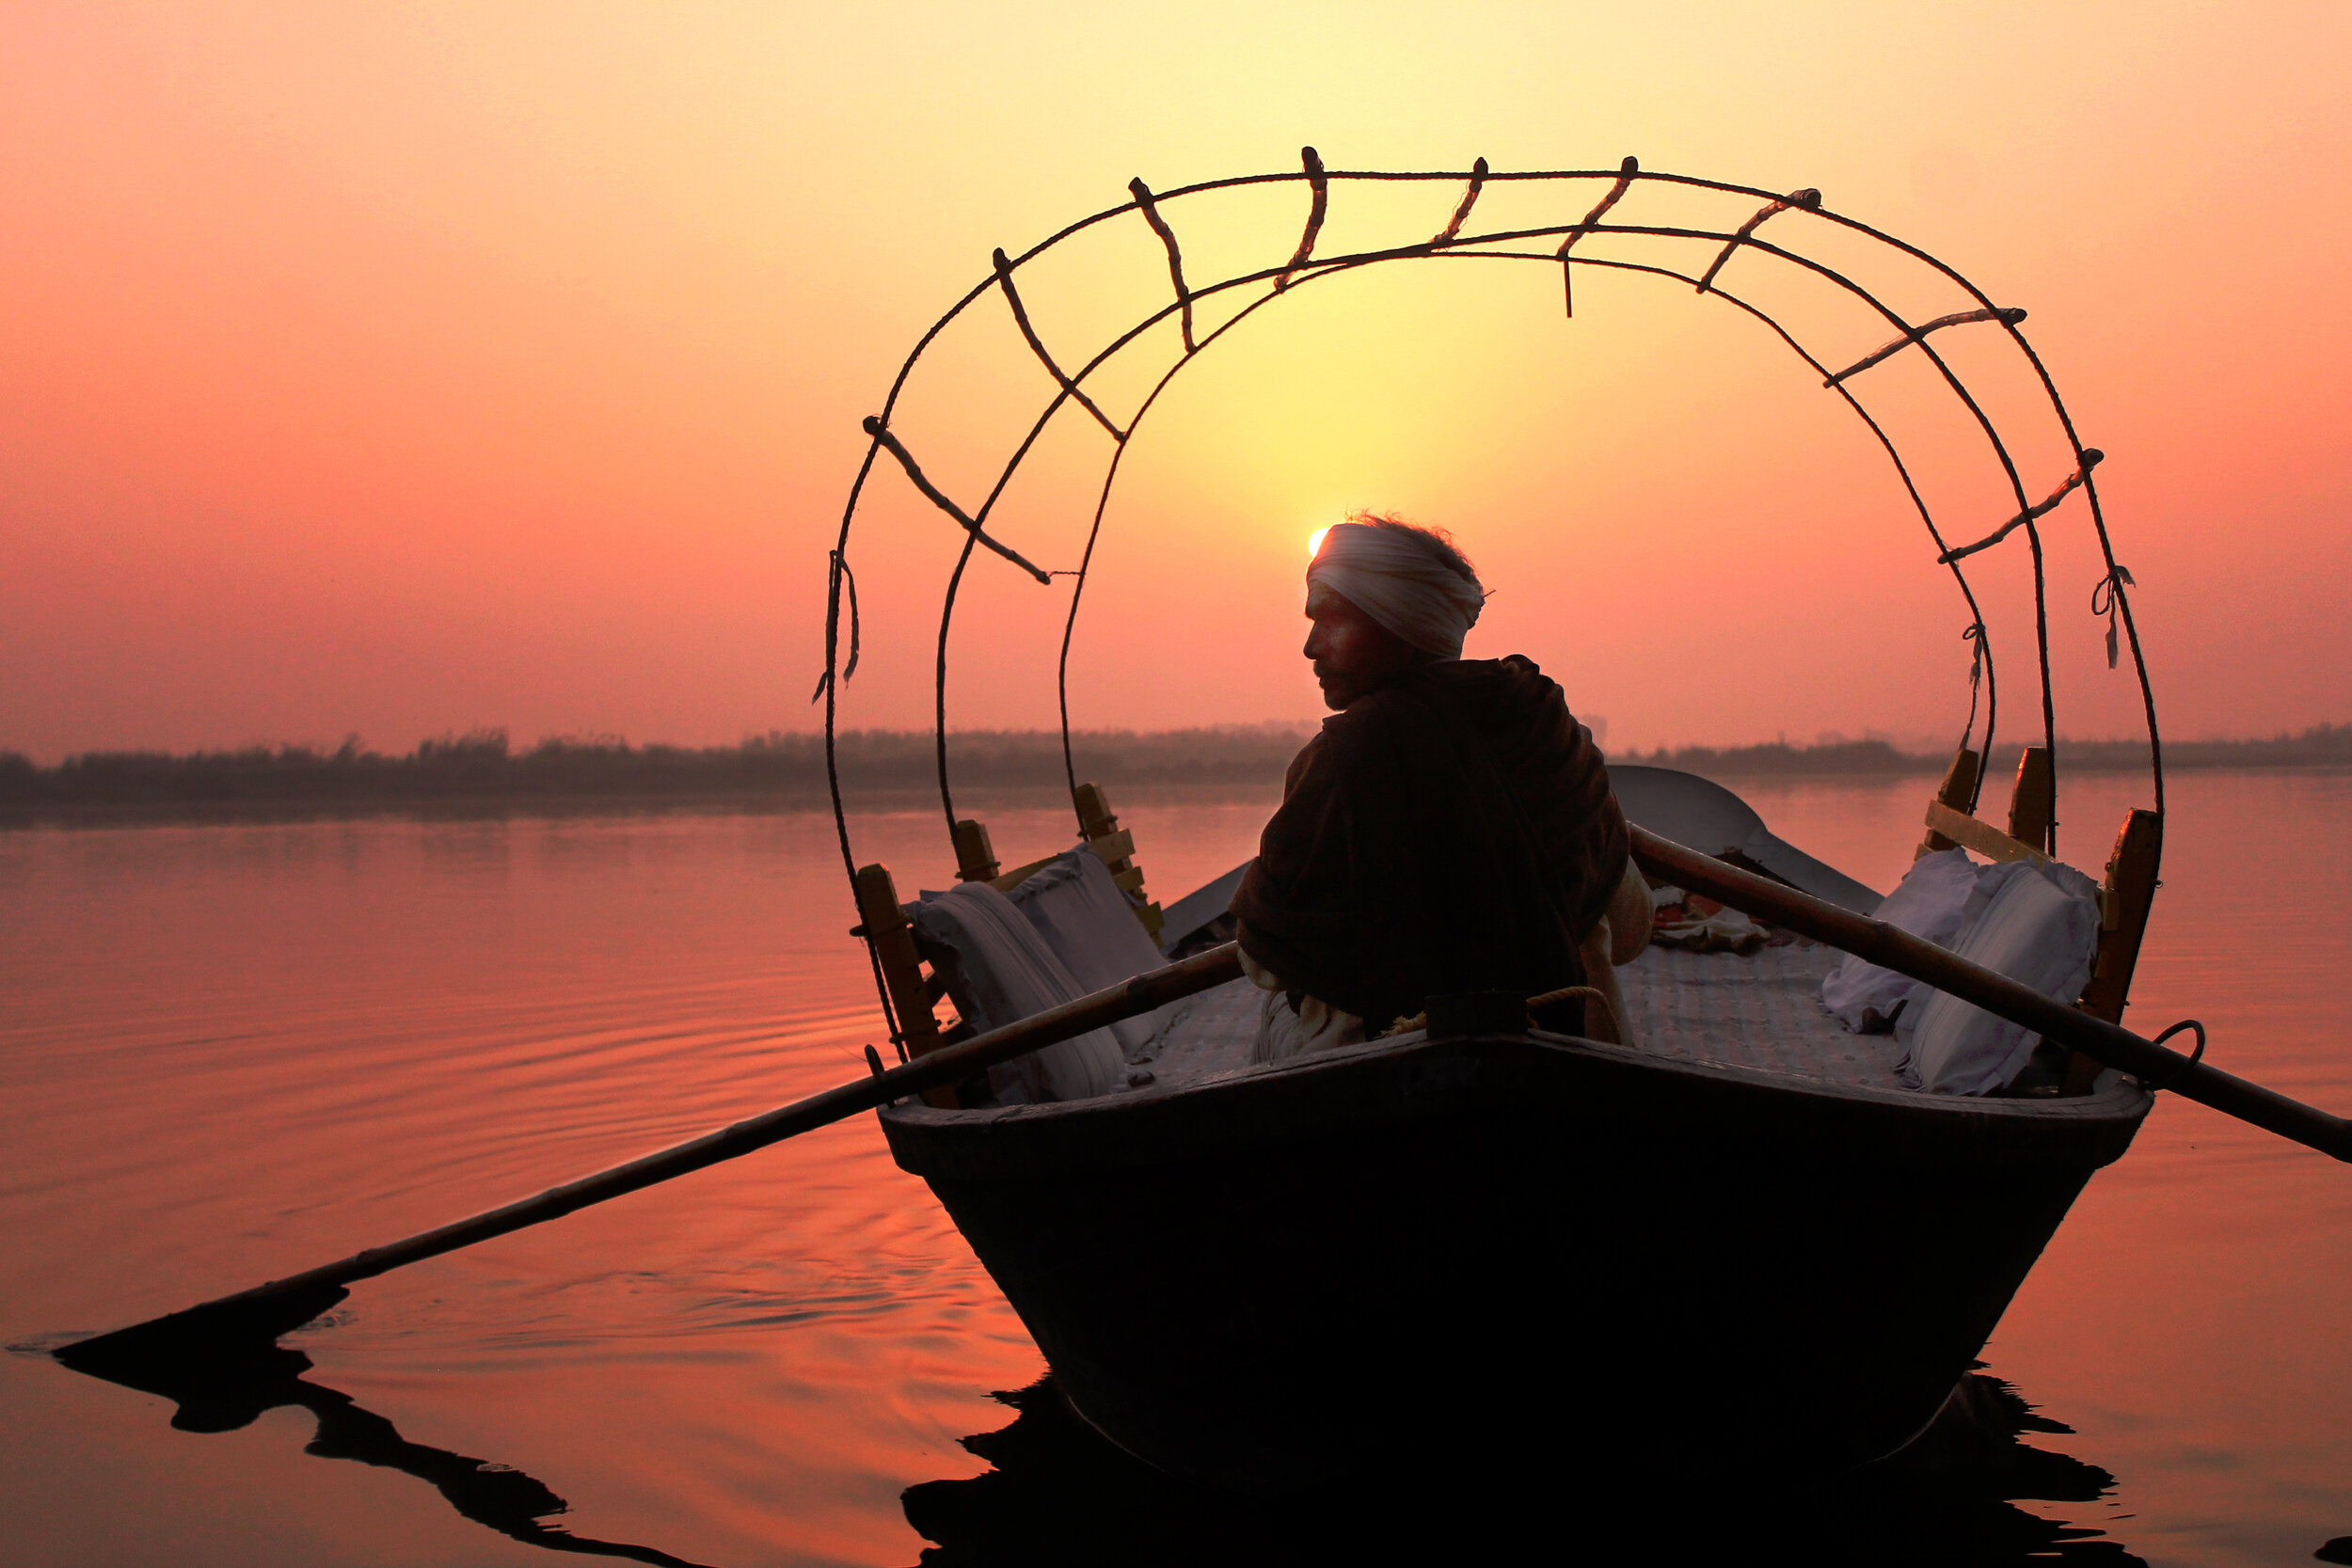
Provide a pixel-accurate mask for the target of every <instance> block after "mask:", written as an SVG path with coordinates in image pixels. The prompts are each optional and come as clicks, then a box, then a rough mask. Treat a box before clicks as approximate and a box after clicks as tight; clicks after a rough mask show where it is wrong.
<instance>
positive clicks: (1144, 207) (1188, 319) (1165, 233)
mask: <svg viewBox="0 0 2352 1568" xmlns="http://www.w3.org/2000/svg"><path fill="white" fill-rule="evenodd" d="M1127 190H1128V192H1129V194H1131V195H1133V196H1134V197H1135V198H1136V208H1137V209H1139V210H1140V211H1141V212H1142V214H1143V221H1144V222H1146V223H1148V224H1150V225H1151V226H1152V233H1154V234H1157V235H1158V236H1159V237H1160V244H1161V245H1165V246H1167V247H1168V281H1169V282H1170V283H1172V284H1174V285H1175V286H1176V303H1177V304H1178V305H1179V306H1180V307H1182V308H1183V309H1184V319H1183V328H1182V330H1183V332H1184V352H1185V353H1186V354H1190V353H1191V352H1192V351H1193V350H1194V349H1195V348H1197V347H1199V346H1200V345H1199V344H1197V343H1195V342H1194V341H1192V291H1191V290H1189V289H1187V288H1185V287H1184V252H1183V251H1182V250H1181V249H1179V248H1178V247H1177V245H1176V230H1173V229H1170V228H1169V227H1168V220H1167V219H1166V218H1164V217H1162V216H1160V204H1159V202H1158V201H1157V200H1155V199H1153V198H1152V187H1151V186H1149V185H1147V184H1145V183H1144V182H1143V176H1141V175H1139V174H1138V175H1136V177H1135V178H1134V179H1133V180H1130V181H1128V182H1127ZM1023 260H1024V261H1026V260H1027V258H1026V257H1024V258H1023Z"/></svg>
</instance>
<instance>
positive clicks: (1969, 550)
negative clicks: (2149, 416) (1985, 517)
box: [1935, 447, 2107, 566]
mask: <svg viewBox="0 0 2352 1568" xmlns="http://www.w3.org/2000/svg"><path fill="white" fill-rule="evenodd" d="M2106 455H2107V454H2106V452H2103V451H2100V450H2099V449H2098V448H2097V447H2085V448H2083V458H2082V466H2081V467H2078V468H2076V469H2075V470H2074V472H2073V473H2071V474H2068V475H2067V476H2066V483H2063V484H2060V485H2059V486H2058V488H2057V489H2055V490H2053V491H2051V492H2050V495H2049V499H2046V500H2044V501H2042V503H2041V504H2040V505H2039V506H2029V507H2027V508H2026V510H2025V511H2023V512H2020V513H2019V514H2017V515H2016V516H2014V517H2011V518H2010V520H2009V521H2008V522H2006V523H2003V524H2002V525H2001V526H2000V527H1999V528H1996V529H1994V531H1992V532H1991V533H1988V534H1986V535H1985V536H1984V537H1983V538H1981V539H1979V540H1978V541H1977V542H1976V543H1975V544H1973V545H1961V546H1955V547H1954V548H1952V549H1948V550H1946V551H1945V552H1944V553H1943V554H1942V555H1939V556H1937V557H1936V558H1935V560H1936V563H1937V564H1938V565H1943V566H1948V565H1950V564H1951V563H1952V562H1955V561H1959V560H1962V559H1963V558H1964V557H1967V556H1972V555H1974V554H1976V553H1977V552H1978V551H1979V550H1988V549H1991V548H1992V547H1993V546H1995V545H1997V544H1999V543H2000V542H2001V541H2002V540H2004V539H2006V538H2008V537H2009V536H2010V534H2012V533H2014V532H2016V531H2018V530H2019V529H2021V528H2024V527H2025V526H2026V524H2027V523H2030V522H2032V521H2033V520H2034V519H2036V518H2037V517H2041V516H2043V515H2047V514H2048V513H2050V512H2052V511H2055V510H2056V509H2057V507H2058V502H2060V501H2062V500H2064V499H2066V498H2067V497H2068V496H2070V495H2073V494H2074V491H2075V489H2076V488H2077V487H2078V486H2080V485H2081V484H2082V483H2083V482H2084V481H2085V480H2087V479H2089V478H2090V470H2091V469H2093V468H2095V467H2098V466H2099V465H2100V464H2101V463H2103V462H2105V461H2106Z"/></svg>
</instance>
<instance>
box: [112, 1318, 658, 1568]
mask: <svg viewBox="0 0 2352 1568" xmlns="http://www.w3.org/2000/svg"><path fill="white" fill-rule="evenodd" d="M81 1370H85V1371H87V1372H89V1373H90V1374H91V1375H92V1376H95V1377H103V1378H105V1379H106V1380H107V1381H109V1382H114V1383H120V1384H122V1385H124V1386H127V1387H132V1388H137V1389H141V1390H143V1391H145V1392H147V1393H151V1394H160V1395H162V1396H163V1397H164V1398H166V1399H167V1400H170V1401H171V1402H174V1403H175V1404H177V1405H178V1406H179V1407H180V1408H179V1410H178V1412H177V1413H176V1414H174V1415H173V1417H172V1418H171V1424H172V1426H173V1427H174V1428H175V1429H177V1430H178V1431H181V1432H200V1433H222V1432H235V1431H237V1430H239V1429H240V1428H243V1427H247V1426H250V1425H252V1424H253V1422H255V1421H256V1420H258V1419H260V1418H261V1417H262V1412H264V1411H268V1410H275V1409H278V1408H281V1407H286V1408H293V1409H297V1410H306V1411H309V1412H310V1415H311V1416H313V1417H315V1418H317V1420H318V1429H317V1433H316V1435H314V1436H313V1437H312V1438H311V1439H310V1442H309V1443H308V1444H307V1445H305V1446H304V1448H303V1450H302V1451H303V1452H304V1453H307V1454H310V1455H312V1456H314V1457H316V1458H319V1459H348V1460H354V1461H357V1462H358V1463H359V1464H361V1465H378V1466H381V1467H382V1468H384V1469H388V1470H398V1471H400V1472H401V1473H402V1474H404V1475H411V1476H414V1477H416V1478H417V1479H418V1480H419V1481H423V1482H425V1483H426V1484H427V1485H429V1486H431V1487H432V1488H433V1489H434V1490H435V1491H437V1492H438V1493H439V1494H440V1495H441V1496H442V1497H443V1498H445V1499H446V1500H447V1501H448V1503H449V1506H450V1507H452V1508H453V1509H455V1510H456V1511H457V1513H459V1515H460V1516H462V1517H464V1518H468V1519H470V1520H472V1521H473V1522H474V1523H475V1524H477V1525H483V1526H486V1527H487V1528H491V1529H494V1530H496V1531H498V1532H499V1534H501V1535H503V1536H505V1537H507V1538H508V1539H509V1540H512V1541H519V1542H521V1543H522V1544H525V1545H527V1546H539V1547H543V1548H545V1549H546V1550H548V1551H552V1552H577V1553H580V1554H582V1555H585V1556H590V1557H617V1558H622V1559H625V1560H628V1561H630V1562H650V1563H655V1564H658V1565H660V1568H702V1565H701V1564H697V1563H692V1562H689V1561H688V1560H686V1559H684V1558H682V1557H672V1556H671V1555H670V1554H669V1553H667V1552H663V1551H657V1550H655V1549H654V1548H653V1547H651V1546H635V1545H631V1544H628V1542H625V1541H596V1540H592V1539H590V1538H588V1537H586V1536H580V1535H574V1534H572V1533H571V1532H570V1531H568V1530H565V1529H563V1528H559V1527H557V1526H554V1525H550V1524H548V1523H547V1520H548V1518H549V1517H550V1516H552V1515H554V1514H558V1513H565V1512H566V1511H568V1510H569V1508H570V1507H571V1505H570V1504H569V1503H566V1502H565V1501H564V1499H563V1498H562V1497H557V1496H556V1495H555V1493H554V1492H553V1491H551V1490H549V1489H548V1485H547V1484H546V1483H545V1482H544V1481H539V1480H537V1479H535V1478H533V1477H532V1476H527V1475H525V1474H523V1472H522V1471H520V1470H515V1469H510V1468H508V1467H507V1466H505V1465H496V1464H493V1463H491V1462H490V1461H488V1460H486V1459H475V1458H472V1457H470V1456H469V1455H467V1454H462V1453H453V1452H452V1451H451V1450H449V1449H436V1448H429V1447H427V1446H425V1445H424V1444H421V1443H411V1442H409V1441H408V1440H407V1439H406V1438H405V1437H403V1436H402V1435H401V1434H400V1431H399V1429H398V1428H397V1427H395V1426H393V1425H392V1423H391V1422H390V1421H389V1420H387V1419H386V1418H383V1417H382V1416H379V1415H377V1414H375V1412H373V1411H372V1410H362V1409H361V1408H360V1407H359V1405H358V1402H356V1401H354V1400H353V1399H352V1398H351V1396H350V1395H348V1394H344V1393H339V1392H337V1391H336V1390H335V1389H332V1388H328V1387H326V1386H322V1385H320V1384H317V1383H313V1382H311V1381H310V1380H309V1379H307V1378H305V1377H304V1376H303V1375H302V1374H303V1373H305V1372H307V1371H309V1370H311V1362H310V1357H309V1356H307V1355H305V1354H302V1353H301V1352H300V1351H298V1350H288V1349H286V1348H284V1347H283V1346H279V1345H275V1344H265V1345H256V1346H246V1347H240V1348H239V1349H237V1350H235V1351H231V1352H229V1353H227V1354H222V1353H221V1352H219V1351H217V1350H216V1351H215V1353H214V1354H211V1355H209V1356H207V1357H205V1358H204V1359H202V1360H186V1361H182V1362H179V1363H174V1364H167V1363H159V1362H155V1361H152V1360H149V1361H144V1362H119V1363H116V1364H113V1365H110V1366H107V1367H104V1368H103V1369H102V1368H100V1367H97V1366H85V1367H84V1368H82V1369H81Z"/></svg>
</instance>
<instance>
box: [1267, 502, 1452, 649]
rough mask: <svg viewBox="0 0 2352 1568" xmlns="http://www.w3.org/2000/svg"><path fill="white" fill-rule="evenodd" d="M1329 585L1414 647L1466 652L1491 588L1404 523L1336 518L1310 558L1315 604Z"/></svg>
mask: <svg viewBox="0 0 2352 1568" xmlns="http://www.w3.org/2000/svg"><path fill="white" fill-rule="evenodd" d="M1319 587H1320V588H1328V589H1329V590H1331V592H1333V593H1334V594H1339V595H1340V597H1342V598H1343V599H1345V600H1346V601H1347V602H1348V603H1349V604H1352V605H1354V606H1355V607H1356V608H1357V609H1358V610H1362V611H1363V612H1364V613H1365V614H1367V615H1369V616H1371V617H1372V618H1373V619H1374V620H1375V621H1377V622H1378V623H1379V624H1380V625H1381V626H1385V627H1387V628H1388V629H1389V630H1390V631H1392V632H1394V633H1395V634H1396V635H1397V636H1399V637H1401V638H1403V639H1404V640H1405V641H1407V642H1409V643H1411V644H1412V645H1413V646H1414V647H1416V648H1420V649H1422V651H1423V652H1426V653H1433V654H1438V655H1442V656H1443V657H1447V658H1459V657H1462V639H1463V638H1464V637H1467V636H1468V635H1469V634H1470V627H1472V626H1476V625H1477V624H1478V612H1479V611H1480V610H1483V609H1485V608H1486V590H1485V589H1484V588H1482V587H1480V586H1479V585H1478V579H1477V578H1466V577H1464V576H1462V574H1461V573H1459V572H1456V571H1455V570H1454V568H1452V567H1451V566H1448V565H1447V564H1446V563H1445V562H1442V561H1439V560H1438V558H1437V557H1436V556H1434V555H1432V554H1430V553H1429V551H1428V550H1427V549H1426V548H1424V547H1423V546H1422V545H1421V544H1420V543H1419V542H1418V541H1417V540H1414V539H1413V538H1411V537H1410V536H1408V535H1406V533H1404V532H1403V531H1401V530H1397V529H1391V528H1373V527H1371V526H1370V525H1368V524H1364V523H1334V524H1332V525H1331V529H1330V531H1329V532H1327V533H1326V534H1325V535H1324V536H1323V547H1322V548H1321V549H1319V550H1317V551H1315V558H1314V560H1312V561H1311V562H1308V563H1307V604H1308V610H1309V613H1312V612H1313V608H1314V596H1315V594H1314V591H1315V590H1316V589H1317V588H1319Z"/></svg>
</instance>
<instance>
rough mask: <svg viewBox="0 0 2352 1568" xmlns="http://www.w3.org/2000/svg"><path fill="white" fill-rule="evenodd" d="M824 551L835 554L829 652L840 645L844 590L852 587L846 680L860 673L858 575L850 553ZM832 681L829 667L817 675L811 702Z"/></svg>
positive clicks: (828, 602)
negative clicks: (858, 660) (858, 654)
mask: <svg viewBox="0 0 2352 1568" xmlns="http://www.w3.org/2000/svg"><path fill="white" fill-rule="evenodd" d="M825 553H826V554H827V555H829V556H831V557H832V558H833V570H832V572H831V574H830V575H829V577H828V578H827V580H826V583H825V651H826V653H827V654H828V655H830V654H831V653H832V651H833V650H834V648H836V647H839V646H840V642H839V641H838V634H839V632H840V628H841V590H842V589H843V588H844V587H847V588H848V589H849V591H850V662H849V663H847V664H845V665H843V666H842V667H841V678H842V679H843V680H845V681H846V680H848V679H849V678H850V676H851V675H854V674H856V673H857V629H858V628H857V578H854V577H851V576H850V558H849V557H848V556H846V555H843V554H842V553H841V552H840V551H839V550H828V551H826V552H825ZM831 685H833V671H832V669H831V668H827V670H826V671H825V673H823V674H821V675H819V676H818V677H817V689H816V690H814V691H812V692H810V693H809V694H808V700H809V701H810V702H812V703H813V702H815V701H817V699H818V698H819V697H822V696H823V695H824V694H825V689H826V688H828V687H830V686H831Z"/></svg>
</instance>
